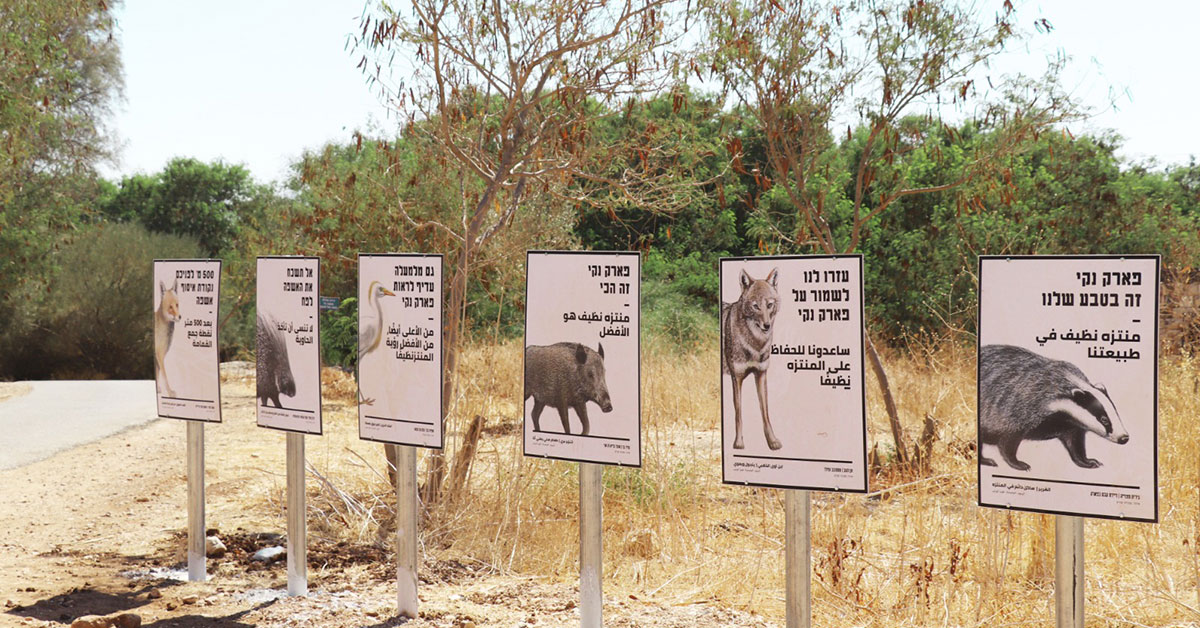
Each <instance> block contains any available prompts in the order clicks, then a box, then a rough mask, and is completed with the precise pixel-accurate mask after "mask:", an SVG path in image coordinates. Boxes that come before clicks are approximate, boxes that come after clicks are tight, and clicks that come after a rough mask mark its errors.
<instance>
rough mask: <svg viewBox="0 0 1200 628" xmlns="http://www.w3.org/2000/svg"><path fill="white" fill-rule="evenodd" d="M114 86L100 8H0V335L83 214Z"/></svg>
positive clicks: (15, 3)
mask: <svg viewBox="0 0 1200 628" xmlns="http://www.w3.org/2000/svg"><path fill="white" fill-rule="evenodd" d="M121 86H122V83H121V59H120V51H119V48H118V46H117V43H116V40H115V39H114V38H113V18H112V13H111V11H110V8H109V6H108V5H106V4H105V3H104V2H83V1H81V0H0V334H3V333H4V329H5V326H6V325H7V323H8V321H10V320H11V312H12V308H13V307H15V306H16V305H17V304H15V303H14V302H13V300H12V299H13V294H14V291H17V290H18V289H19V288H20V287H21V286H22V285H23V284H24V283H26V282H28V281H31V280H37V279H38V278H40V277H42V276H43V274H44V273H46V272H49V270H50V268H49V266H48V265H49V264H50V263H51V262H52V260H53V259H54V258H53V255H52V252H53V251H54V250H55V249H56V248H57V247H59V246H61V245H62V244H63V242H64V238H68V237H69V236H70V234H71V232H72V231H73V230H74V229H75V226H76V224H77V223H78V222H79V220H80V217H81V216H82V215H83V214H84V213H85V212H86V211H87V210H88V208H89V202H90V199H91V198H93V197H94V195H95V193H96V191H97V187H96V186H97V182H98V177H97V176H96V173H95V166H96V164H97V163H98V162H100V161H102V160H104V159H107V158H108V157H110V155H111V153H110V147H111V146H110V143H109V142H107V141H106V140H105V138H104V134H103V123H104V119H105V118H106V116H107V115H108V114H109V108H110V106H111V104H112V102H113V100H114V99H115V98H117V97H118V96H119V95H120V93H121Z"/></svg>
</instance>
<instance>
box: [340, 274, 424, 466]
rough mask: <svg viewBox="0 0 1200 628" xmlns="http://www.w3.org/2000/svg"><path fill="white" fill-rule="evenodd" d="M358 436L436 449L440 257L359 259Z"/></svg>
mask: <svg viewBox="0 0 1200 628" xmlns="http://www.w3.org/2000/svg"><path fill="white" fill-rule="evenodd" d="M357 364H358V371H357V377H358V435H359V437H360V438H362V439H365V440H375V441H381V442H384V443H394V444H398V445H413V446H416V447H431V448H434V449H440V448H441V447H442V256H441V255H420V254H389V255H382V254H381V255H368V254H365V253H360V254H359V256H358V363H357Z"/></svg>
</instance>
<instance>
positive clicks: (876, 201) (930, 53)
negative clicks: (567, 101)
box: [692, 0, 1072, 464]
mask: <svg viewBox="0 0 1200 628" xmlns="http://www.w3.org/2000/svg"><path fill="white" fill-rule="evenodd" d="M701 5H702V6H703V8H704V14H705V16H706V18H707V20H706V24H707V26H708V30H709V37H708V42H709V49H708V52H707V54H706V55H705V56H704V57H701V58H700V59H699V60H698V61H696V62H695V63H694V65H693V68H692V69H693V71H694V72H696V73H701V72H703V70H704V69H707V70H708V71H709V73H710V75H711V76H712V78H714V79H716V80H718V81H720V82H721V83H722V84H723V85H724V86H725V88H726V89H727V91H728V93H729V94H730V95H731V96H732V97H733V98H734V99H736V102H738V103H739V104H740V105H741V106H742V107H743V111H745V112H746V113H747V114H748V115H749V116H751V118H752V120H753V124H754V125H756V126H757V127H758V128H759V129H760V131H761V133H762V135H763V137H764V138H765V140H766V143H765V148H766V151H765V156H766V159H765V162H764V163H762V164H761V167H762V169H763V172H764V176H766V177H768V178H769V180H770V181H771V183H772V185H771V188H772V189H771V193H772V194H773V197H774V198H772V199H769V200H771V201H772V202H769V203H766V204H763V205H761V206H760V207H759V208H758V211H756V213H755V215H754V216H753V222H752V232H751V233H752V235H755V236H757V237H758V238H759V239H760V240H761V241H763V242H764V243H765V244H766V247H765V249H766V250H768V251H781V250H800V251H807V250H816V251H821V252H824V253H835V252H851V251H854V250H856V249H857V248H858V246H859V244H860V243H861V241H862V238H863V234H864V231H865V230H866V229H867V228H868V226H869V225H870V224H871V222H872V221H873V220H874V219H875V218H876V217H878V216H880V214H881V213H882V212H884V211H885V210H887V209H888V208H889V207H891V206H893V204H895V203H896V202H898V201H900V200H901V199H905V198H909V197H914V196H919V195H924V194H934V193H938V192H943V191H947V190H954V189H956V188H960V187H962V186H964V185H966V184H967V183H970V182H973V181H978V180H982V179H993V180H994V179H995V178H996V177H998V176H999V174H1000V172H1001V171H1003V165H1004V162H1005V160H1006V159H1007V158H1008V157H1009V156H1011V155H1013V154H1017V153H1020V152H1021V151H1023V150H1025V149H1026V147H1028V146H1029V145H1030V144H1032V143H1033V142H1034V140H1035V139H1036V137H1037V136H1038V135H1039V133H1042V132H1044V131H1046V130H1048V129H1049V128H1051V127H1052V125H1054V124H1056V123H1059V122H1061V121H1063V120H1064V119H1066V118H1067V116H1069V114H1070V113H1071V111H1072V106H1071V103H1070V102H1069V100H1068V99H1067V98H1066V97H1065V96H1064V94H1063V92H1062V90H1061V89H1059V88H1058V86H1057V79H1056V77H1057V67H1055V66H1053V65H1051V66H1049V67H1047V71H1046V74H1045V76H1044V77H1043V79H1041V80H1039V81H1036V82H1035V81H1029V80H1027V79H1024V78H1021V77H1017V78H1015V79H1009V78H1005V77H994V78H993V77H984V76H983V75H982V73H983V72H984V71H985V70H986V66H987V64H988V62H989V61H990V60H991V59H993V58H995V57H997V56H998V55H1000V54H1001V53H1002V52H1003V51H1004V50H1005V49H1006V47H1007V46H1009V45H1011V44H1012V43H1014V42H1015V41H1016V40H1018V39H1019V38H1020V34H1019V33H1017V31H1016V30H1015V29H1014V27H1013V25H1012V19H1013V16H1012V5H1011V3H1005V5H1004V6H1005V9H1004V13H1002V14H1001V15H998V16H996V18H995V19H994V20H993V21H991V22H990V23H989V22H988V21H987V20H986V19H985V18H983V17H982V16H980V15H978V14H977V13H975V12H974V10H973V9H972V8H970V7H964V6H962V5H959V4H957V3H949V2H932V1H907V0H899V1H897V0H869V1H866V2H859V3H850V4H846V5H840V4H834V3H829V2H803V3H801V2H790V3H780V2H771V3H760V2H743V1H741V0H704V1H702V2H701ZM705 66H707V67H705ZM984 78H987V81H988V83H987V84H989V85H994V86H995V87H994V88H991V89H984V88H982V87H981V86H980V85H978V84H977V83H976V80H977V79H979V80H982V79H984ZM966 102H972V104H973V105H974V107H975V111H977V112H978V118H979V120H978V124H979V125H980V128H982V129H986V130H987V133H986V134H983V135H980V136H979V138H980V141H976V142H972V143H965V142H963V141H961V140H960V139H959V138H956V137H955V135H954V133H953V132H947V133H930V132H928V131H929V130H930V127H931V126H937V125H941V126H945V128H946V129H947V130H948V131H949V129H950V127H949V126H948V125H946V124H944V123H942V121H941V115H942V110H943V107H939V105H940V104H942V103H945V104H947V105H951V104H954V105H959V109H960V110H961V108H962V105H963V104H964V103H966ZM921 114H923V115H924V117H926V118H928V119H929V120H930V121H933V122H935V125H919V124H914V123H913V116H916V115H921ZM846 115H849V116H852V117H853V118H857V119H858V120H860V121H861V123H862V125H863V130H862V131H861V132H860V133H861V136H860V139H857V140H856V138H855V137H854V135H853V133H852V131H851V130H850V129H848V128H847V129H846V131H845V135H848V136H849V137H848V139H849V140H850V144H852V145H856V152H855V153H853V155H852V160H851V162H850V164H849V165H850V167H849V168H846V167H845V164H843V163H842V161H841V160H842V159H843V158H844V157H845V156H846V155H845V152H844V151H841V150H839V145H838V141H839V140H838V138H839V137H840V136H841V135H843V133H842V131H841V129H840V128H839V127H841V126H842V125H844V123H841V122H840V120H842V119H843V118H842V116H846ZM958 151H969V153H964V155H963V160H962V162H961V167H960V168H959V170H958V176H957V178H954V179H949V180H944V181H942V182H940V183H938V184H937V185H934V186H927V185H921V184H920V183H919V182H918V181H917V180H916V178H914V175H916V174H919V173H920V172H921V171H920V170H917V169H915V166H916V165H917V164H916V163H913V162H915V161H921V162H926V161H928V159H929V158H930V157H932V158H933V163H934V164H937V163H938V162H939V161H940V160H941V158H942V157H943V156H945V155H946V154H947V153H950V154H955V153H956V152H958ZM784 201H786V203H785V202H784ZM866 345H867V354H868V356H869V358H870V360H871V364H872V367H873V371H874V373H875V375H876V378H877V379H878V381H879V383H880V387H881V389H882V391H883V396H884V403H885V406H886V408H887V411H888V416H889V419H890V422H891V428H892V433H893V437H894V439H895V442H896V452H897V459H898V461H899V462H900V463H902V464H903V463H904V462H906V458H907V454H906V451H905V448H904V437H903V429H902V426H901V424H900V420H899V416H898V412H897V410H896V404H895V401H894V399H893V396H892V393H891V389H890V387H889V386H888V384H887V374H886V371H885V370H884V368H883V363H882V361H881V360H880V358H879V354H878V352H877V351H876V349H875V346H874V343H873V342H872V341H871V337H870V335H868V336H867V338H866Z"/></svg>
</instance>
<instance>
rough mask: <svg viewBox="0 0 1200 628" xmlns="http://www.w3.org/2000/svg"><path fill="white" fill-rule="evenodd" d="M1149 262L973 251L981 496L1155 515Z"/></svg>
mask: <svg viewBox="0 0 1200 628" xmlns="http://www.w3.org/2000/svg"><path fill="white" fill-rule="evenodd" d="M1159 268H1160V258H1159V256H1157V255H1132V256H1123V257H1118V256H1026V257H990V256H989V257H981V258H980V259H979V335H978V339H979V353H978V369H979V373H978V377H979V387H978V420H979V429H978V443H977V445H978V459H979V503H980V505H982V506H992V507H996V508H1013V509H1018V510H1031V511H1036V512H1045V513H1055V514H1067V515H1079V516H1090V517H1105V518H1112V519H1130V520H1136V521H1157V520H1158V298H1159V295H1158V281H1159Z"/></svg>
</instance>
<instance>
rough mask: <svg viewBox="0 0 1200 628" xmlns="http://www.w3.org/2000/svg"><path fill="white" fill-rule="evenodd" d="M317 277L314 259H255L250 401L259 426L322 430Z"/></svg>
mask: <svg viewBox="0 0 1200 628" xmlns="http://www.w3.org/2000/svg"><path fill="white" fill-rule="evenodd" d="M320 280H321V264H320V260H318V259H317V258H315V257H260V258H258V278H257V284H258V292H257V293H258V302H257V308H258V320H257V321H256V332H255V378H256V381H255V387H256V397H257V401H256V403H255V405H256V409H257V413H258V425H259V426H260V427H269V428H273V429H277V430H284V431H288V432H300V433H304V434H320V433H321V431H322V424H321V333H320V319H319V318H318V315H317V314H318V311H317V307H318V306H317V295H319V294H320V293H321V283H320Z"/></svg>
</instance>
